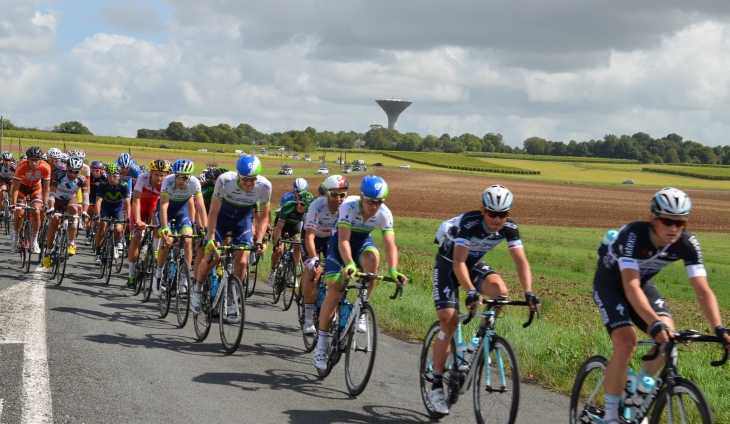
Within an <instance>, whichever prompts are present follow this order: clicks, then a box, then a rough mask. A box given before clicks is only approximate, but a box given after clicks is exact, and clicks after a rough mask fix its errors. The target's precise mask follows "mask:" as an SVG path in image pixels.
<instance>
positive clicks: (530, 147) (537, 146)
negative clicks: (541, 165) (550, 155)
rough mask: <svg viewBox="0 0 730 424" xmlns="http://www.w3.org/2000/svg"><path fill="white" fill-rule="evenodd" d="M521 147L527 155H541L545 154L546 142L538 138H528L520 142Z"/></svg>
mask: <svg viewBox="0 0 730 424" xmlns="http://www.w3.org/2000/svg"><path fill="white" fill-rule="evenodd" d="M522 146H523V147H524V148H525V152H526V153H527V154H528V155H542V154H544V153H545V148H546V147H547V141H546V140H545V139H544V138H540V137H530V138H528V139H526V140H525V141H523V142H522Z"/></svg>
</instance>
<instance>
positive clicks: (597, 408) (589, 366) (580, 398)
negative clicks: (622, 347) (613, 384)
mask: <svg viewBox="0 0 730 424" xmlns="http://www.w3.org/2000/svg"><path fill="white" fill-rule="evenodd" d="M606 364H608V359H606V357H605V356H601V355H596V356H592V357H590V358H588V360H587V361H585V362H584V363H583V366H582V367H580V370H579V371H578V376H577V377H576V378H575V383H573V391H572V393H571V395H570V424H580V423H584V422H591V421H592V419H591V417H592V416H593V417H599V418H601V419H602V418H603V415H604V413H605V412H606V404H605V393H604V391H603V382H604V381H605V379H606Z"/></svg>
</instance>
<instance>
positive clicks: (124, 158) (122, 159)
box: [119, 153, 132, 168]
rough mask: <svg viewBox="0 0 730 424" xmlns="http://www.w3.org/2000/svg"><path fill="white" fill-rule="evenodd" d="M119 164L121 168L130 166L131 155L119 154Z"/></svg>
mask: <svg viewBox="0 0 730 424" xmlns="http://www.w3.org/2000/svg"><path fill="white" fill-rule="evenodd" d="M119 166H121V167H122V168H131V167H132V156H130V155H129V153H122V154H121V155H119Z"/></svg>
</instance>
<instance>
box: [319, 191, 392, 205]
mask: <svg viewBox="0 0 730 424" xmlns="http://www.w3.org/2000/svg"><path fill="white" fill-rule="evenodd" d="M329 193H330V196H331V197H334V198H335V199H336V198H340V199H344V198H345V197H347V193H335V192H334V191H330V192H329ZM381 203H382V202H381Z"/></svg>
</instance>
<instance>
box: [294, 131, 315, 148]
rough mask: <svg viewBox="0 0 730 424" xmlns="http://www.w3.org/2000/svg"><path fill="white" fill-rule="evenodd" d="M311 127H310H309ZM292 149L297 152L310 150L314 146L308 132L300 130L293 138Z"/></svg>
mask: <svg viewBox="0 0 730 424" xmlns="http://www.w3.org/2000/svg"><path fill="white" fill-rule="evenodd" d="M310 128H311V127H310ZM293 147H294V150H296V151H298V152H310V151H312V150H314V149H315V148H316V147H317V146H315V144H314V142H313V141H312V139H311V138H310V137H309V133H307V132H306V131H302V132H300V133H299V134H297V136H296V137H295V138H294V146H293Z"/></svg>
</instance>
